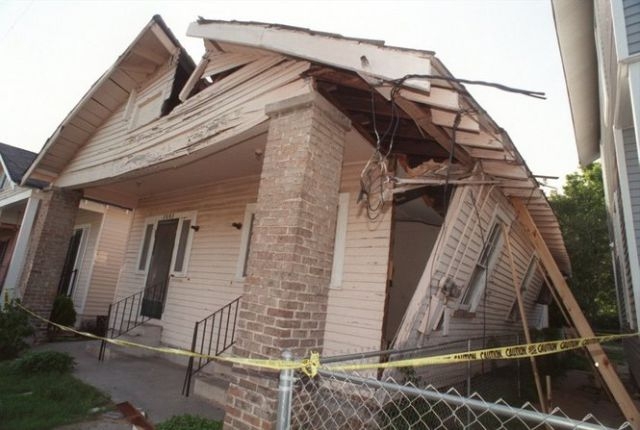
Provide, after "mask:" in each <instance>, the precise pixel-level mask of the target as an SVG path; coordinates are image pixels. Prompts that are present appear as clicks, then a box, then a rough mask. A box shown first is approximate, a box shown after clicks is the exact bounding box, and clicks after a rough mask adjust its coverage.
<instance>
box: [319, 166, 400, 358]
mask: <svg viewBox="0 0 640 430" xmlns="http://www.w3.org/2000/svg"><path fill="white" fill-rule="evenodd" d="M363 166H364V163H354V164H349V165H346V166H344V167H343V171H342V182H341V186H340V192H341V193H347V192H348V193H349V196H350V199H349V211H348V222H347V234H346V246H345V257H344V266H343V275H342V285H340V286H339V287H338V288H333V289H331V290H330V291H329V302H328V306H327V322H326V327H325V338H324V351H323V354H324V355H335V354H342V353H350V352H356V351H370V350H377V349H379V348H380V344H381V341H382V322H383V316H384V305H385V296H386V286H387V271H388V261H389V245H390V242H391V211H390V210H389V209H390V207H388V208H387V210H385V211H384V212H383V213H382V214H381V215H380V217H379V218H378V220H376V221H370V220H369V219H368V217H367V214H366V212H365V211H364V208H363V207H362V206H359V205H358V204H357V203H356V196H357V195H358V192H359V190H360V183H359V181H360V172H361V170H362V167H363Z"/></svg>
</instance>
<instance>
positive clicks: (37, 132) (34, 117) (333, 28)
mask: <svg viewBox="0 0 640 430" xmlns="http://www.w3.org/2000/svg"><path fill="white" fill-rule="evenodd" d="M550 3H551V2H550V1H549V0H527V1H524V0H422V1H417V0H416V1H393V2H386V1H381V0H380V1H376V0H369V1H338V0H334V1H332V0H325V1H302V0H299V1H266V0H265V1H212V0H210V1H179V2H178V1H126V2H125V1H46V0H32V1H13V0H0V58H2V67H0V101H1V102H0V142H3V143H6V144H9V145H13V146H18V147H21V148H24V149H28V150H31V151H34V152H38V151H39V150H40V149H41V148H42V146H43V145H44V143H45V141H46V139H47V138H48V137H49V136H51V134H53V132H54V130H55V128H56V127H57V126H58V125H59V124H60V123H61V122H62V120H63V119H64V117H65V116H66V115H67V113H69V111H70V110H71V109H72V108H73V107H74V106H75V104H76V103H77V102H78V101H79V100H80V98H81V97H82V96H83V95H84V94H85V93H86V91H87V90H88V89H89V87H90V86H91V85H92V84H93V83H94V82H95V81H96V80H97V79H98V78H99V77H100V75H101V74H102V73H103V72H104V71H105V70H107V68H108V67H109V66H110V65H111V64H113V62H114V61H115V60H116V59H117V57H118V56H119V55H120V54H121V53H122V52H123V51H124V50H125V49H126V47H127V46H128V45H129V43H130V42H131V41H132V40H133V38H134V37H135V36H136V35H137V34H138V33H139V32H140V30H141V29H142V28H143V27H144V26H145V25H146V24H147V23H148V22H149V20H150V19H151V17H152V16H153V15H154V14H160V15H161V16H162V17H163V19H164V20H165V22H166V23H167V25H168V26H169V28H171V30H172V31H173V33H174V34H175V35H176V36H177V38H178V39H179V40H180V42H181V43H182V44H183V46H184V47H185V48H186V49H187V51H188V52H189V53H190V54H191V56H192V57H193V58H194V60H195V61H196V62H198V60H199V59H200V57H201V56H202V54H203V52H204V48H203V44H202V40H201V39H196V38H190V37H187V36H186V31H187V27H188V25H189V23H191V22H193V21H195V20H196V19H197V17H198V16H202V17H204V18H208V19H220V20H240V21H261V22H270V23H279V24H287V25H294V26H298V27H307V28H311V29H314V30H319V31H326V32H332V33H339V34H342V35H344V36H351V37H359V38H366V39H377V40H384V41H385V42H386V43H387V44H388V45H394V46H401V47H407V48H416V49H423V50H430V51H435V53H436V56H437V57H438V58H439V59H440V60H441V61H442V62H443V63H444V64H445V66H446V67H447V68H448V69H449V70H450V71H451V72H452V73H453V74H454V76H456V77H458V78H465V79H472V80H485V81H491V82H497V83H501V84H504V85H508V86H511V87H516V88H521V89H527V90H534V91H542V92H544V93H546V96H547V99H546V100H538V99H534V98H530V97H526V96H523V95H519V94H513V93H507V92H502V91H499V90H496V89H491V88H484V87H478V86H468V87H467V88H468V89H469V91H470V92H471V94H472V95H473V96H474V97H475V98H476V100H477V101H478V102H479V103H480V105H481V106H482V107H483V108H484V109H485V110H486V111H487V112H488V113H489V115H490V116H491V117H492V118H493V119H494V120H495V121H496V122H497V123H498V125H499V126H501V127H503V128H504V129H505V130H506V131H507V132H508V133H509V135H510V136H511V139H512V140H513V142H514V143H515V145H516V147H517V148H518V150H519V151H520V153H521V154H522V156H523V157H524V159H525V160H526V162H527V164H528V165H529V168H530V169H531V171H532V172H533V174H534V175H545V176H559V177H561V178H564V176H565V175H567V174H568V173H571V172H574V171H576V170H577V169H578V161H577V153H576V149H575V140H574V135H573V128H572V124H571V115H570V111H569V104H568V99H567V93H566V87H565V82H564V75H563V72H562V63H561V61H560V54H559V50H558V44H557V39H556V35H555V29H554V26H553V15H552V11H551V4H550ZM552 184H555V185H556V186H561V184H562V180H560V181H555V182H552Z"/></svg>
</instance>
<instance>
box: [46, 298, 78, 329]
mask: <svg viewBox="0 0 640 430" xmlns="http://www.w3.org/2000/svg"><path fill="white" fill-rule="evenodd" d="M51 321H53V322H54V323H57V324H60V325H64V326H68V327H71V326H73V325H74V324H75V323H76V310H75V309H74V307H73V300H71V297H67V296H64V295H60V296H58V297H56V299H55V300H54V301H53V309H52V310H51Z"/></svg>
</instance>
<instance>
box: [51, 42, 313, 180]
mask: <svg viewBox="0 0 640 430" xmlns="http://www.w3.org/2000/svg"><path fill="white" fill-rule="evenodd" d="M308 67H309V63H308V62H305V61H296V60H286V59H285V58H284V57H280V56H274V55H266V56H262V57H260V58H257V59H256V60H254V61H252V62H250V63H249V64H246V65H244V66H243V67H241V68H240V69H238V70H236V71H235V72H233V73H231V74H230V75H229V76H227V77H225V78H224V79H221V80H220V81H218V82H216V83H215V84H213V85H211V86H209V87H208V88H207V89H205V90H203V91H202V92H200V93H199V94H197V95H196V96H194V97H192V98H190V99H188V100H187V101H186V102H185V103H183V104H182V105H180V106H178V107H176V108H175V109H174V110H173V111H172V112H171V113H170V114H169V115H167V116H165V117H162V118H159V119H157V120H155V121H152V122H151V123H149V124H147V125H145V126H142V127H140V128H138V129H135V130H129V128H128V124H127V122H126V121H125V118H124V114H125V108H126V106H125V105H122V106H120V108H119V109H118V110H117V111H116V112H115V113H114V114H113V115H112V116H111V117H110V118H109V120H107V121H106V122H105V124H104V125H102V126H101V127H100V128H99V129H98V130H97V132H96V133H95V134H94V136H93V137H92V138H91V139H89V141H88V142H87V143H86V144H85V145H84V146H83V147H82V148H81V149H80V150H79V151H78V154H77V156H76V157H74V159H73V160H72V161H71V162H70V163H69V164H68V165H67V166H66V167H65V169H64V171H63V172H62V173H61V174H60V176H59V177H58V178H57V180H56V184H57V185H59V186H70V185H79V184H82V183H87V182H93V181H97V180H100V179H105V178H111V177H115V176H118V175H121V174H124V173H127V172H130V171H135V170H137V169H144V168H148V167H150V166H152V165H154V164H159V163H162V162H165V161H168V160H171V159H174V158H179V157H181V156H185V155H189V154H191V153H193V152H194V151H197V150H199V149H204V148H210V147H212V146H213V145H214V144H215V143H218V142H222V141H225V140H228V139H230V138H232V137H235V136H238V135H240V134H241V133H243V132H245V131H247V130H250V129H252V128H253V127H255V126H256V125H258V124H260V123H263V122H265V121H267V119H268V117H267V116H266V114H265V111H264V106H265V105H267V104H270V103H273V102H276V101H279V100H283V99H287V98H290V97H294V96H297V95H300V94H304V93H307V92H309V91H310V88H311V87H310V85H311V84H310V83H309V82H307V81H306V80H304V79H303V78H300V74H301V73H302V72H304V71H305V70H307V69H308ZM170 78H172V75H171V73H170V72H167V73H165V74H161V75H159V76H157V77H156V79H155V80H154V81H153V84H152V85H150V87H149V89H148V90H147V91H146V94H152V93H153V92H154V91H157V90H158V88H161V87H163V86H165V85H168V84H169V83H170ZM138 98H139V99H141V98H144V95H143V94H140V95H139V96H138Z"/></svg>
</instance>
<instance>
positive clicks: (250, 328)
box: [225, 93, 350, 430]
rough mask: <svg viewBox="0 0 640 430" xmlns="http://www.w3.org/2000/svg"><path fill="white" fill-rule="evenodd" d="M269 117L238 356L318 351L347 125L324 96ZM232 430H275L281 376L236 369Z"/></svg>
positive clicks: (289, 103) (230, 396) (283, 105)
mask: <svg viewBox="0 0 640 430" xmlns="http://www.w3.org/2000/svg"><path fill="white" fill-rule="evenodd" d="M266 111H267V114H268V115H269V116H270V118H271V123H270V126H269V134H268V137H267V145H266V150H265V158H264V164H263V167H262V175H261V178H260V187H259V191H258V203H257V208H256V220H255V223H254V228H253V235H252V239H251V251H250V255H249V261H248V276H247V280H246V283H245V287H244V294H243V297H242V299H241V302H240V303H241V308H240V313H239V319H238V334H237V343H236V344H235V346H234V354H235V355H238V356H241V357H253V358H278V359H279V358H280V355H281V354H282V351H283V350H284V349H290V350H291V351H292V352H293V354H294V356H297V357H302V356H306V355H307V354H308V353H309V352H310V351H321V350H322V346H323V336H324V326H325V320H326V309H327V296H328V289H329V282H330V278H331V266H332V255H333V241H334V236H335V224H336V216H337V206H338V191H339V186H340V174H341V169H342V158H343V153H344V139H345V133H346V131H347V130H348V129H349V127H350V122H349V120H348V119H347V118H346V117H345V116H344V115H343V114H342V113H341V112H340V111H338V110H337V109H336V108H335V107H334V106H333V105H331V104H330V103H329V102H327V101H326V100H325V99H324V98H322V97H321V96H320V95H319V94H317V93H312V94H308V95H304V96H300V97H295V98H292V99H289V100H285V101H282V102H279V103H275V104H272V105H269V106H267V107H266ZM236 370H237V371H236V372H234V374H235V375H236V376H235V377H234V380H232V383H231V385H230V387H229V390H228V392H227V408H226V411H227V413H226V417H225V428H227V429H231V428H233V429H261V430H266V429H270V428H273V427H274V424H275V421H276V398H277V377H278V374H277V373H274V372H268V371H253V370H246V371H244V372H242V371H241V369H236Z"/></svg>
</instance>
